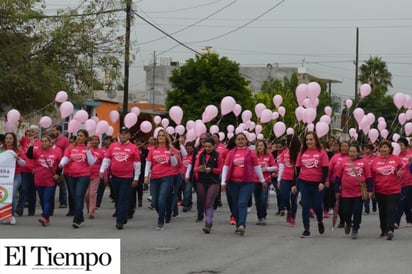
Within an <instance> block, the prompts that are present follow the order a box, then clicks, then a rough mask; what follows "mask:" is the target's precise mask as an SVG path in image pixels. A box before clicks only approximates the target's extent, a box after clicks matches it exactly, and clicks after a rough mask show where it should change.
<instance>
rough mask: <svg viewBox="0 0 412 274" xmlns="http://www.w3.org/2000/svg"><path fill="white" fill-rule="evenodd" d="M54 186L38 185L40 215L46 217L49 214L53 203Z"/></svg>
mask: <svg viewBox="0 0 412 274" xmlns="http://www.w3.org/2000/svg"><path fill="white" fill-rule="evenodd" d="M55 191H56V186H38V187H37V193H38V194H39V198H40V204H41V209H42V214H41V216H42V217H44V218H46V219H48V218H49V217H50V215H51V212H52V209H53V204H54V199H53V197H54V192H55Z"/></svg>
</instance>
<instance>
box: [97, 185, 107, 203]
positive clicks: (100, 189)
mask: <svg viewBox="0 0 412 274" xmlns="http://www.w3.org/2000/svg"><path fill="white" fill-rule="evenodd" d="M105 189H106V186H105V184H104V180H103V179H101V178H100V181H99V187H98V189H97V197H96V207H100V206H101V204H102V200H103V195H104V190H105Z"/></svg>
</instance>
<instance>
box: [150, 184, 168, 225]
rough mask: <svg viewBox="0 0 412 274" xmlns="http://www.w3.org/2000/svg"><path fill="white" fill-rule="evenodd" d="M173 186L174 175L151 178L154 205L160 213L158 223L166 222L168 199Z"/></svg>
mask: <svg viewBox="0 0 412 274" xmlns="http://www.w3.org/2000/svg"><path fill="white" fill-rule="evenodd" d="M172 187H173V176H166V177H162V178H157V179H151V180H150V192H151V194H152V206H153V207H154V208H155V209H156V212H157V214H158V220H157V223H158V224H164V222H165V216H166V207H167V201H168V200H169V196H170V193H171V191H172Z"/></svg>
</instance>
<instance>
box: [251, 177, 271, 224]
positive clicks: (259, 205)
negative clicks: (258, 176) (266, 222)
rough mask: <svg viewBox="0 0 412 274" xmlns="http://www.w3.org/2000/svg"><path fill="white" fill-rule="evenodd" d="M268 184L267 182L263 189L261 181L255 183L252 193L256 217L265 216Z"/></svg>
mask: <svg viewBox="0 0 412 274" xmlns="http://www.w3.org/2000/svg"><path fill="white" fill-rule="evenodd" d="M269 186H270V185H269V184H268V185H267V187H266V189H265V190H263V187H262V184H261V183H255V189H254V194H255V204H256V213H257V217H258V219H262V218H266V215H267V210H266V209H267V203H268V193H269Z"/></svg>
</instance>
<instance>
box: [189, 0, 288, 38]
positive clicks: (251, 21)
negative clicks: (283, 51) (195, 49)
mask: <svg viewBox="0 0 412 274" xmlns="http://www.w3.org/2000/svg"><path fill="white" fill-rule="evenodd" d="M285 1H286V0H281V1H280V2H279V3H277V4H276V5H274V6H273V7H271V8H269V9H268V10H266V11H265V12H263V13H261V14H259V15H258V16H256V17H255V18H253V19H252V20H250V21H248V22H246V23H245V24H242V25H240V26H239V27H237V28H235V29H233V30H231V31H229V32H226V33H223V34H221V35H218V36H215V37H213V38H209V39H206V40H201V41H192V42H187V43H204V42H209V41H212V40H216V39H219V38H222V37H225V36H227V35H229V34H232V33H234V32H236V31H238V30H240V29H243V28H244V27H246V26H248V25H250V24H252V23H253V22H255V21H257V20H259V19H260V18H261V17H263V16H264V15H266V14H268V13H269V12H271V11H272V10H274V9H275V8H277V7H279V6H280V5H281V4H283V3H284V2H285Z"/></svg>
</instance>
